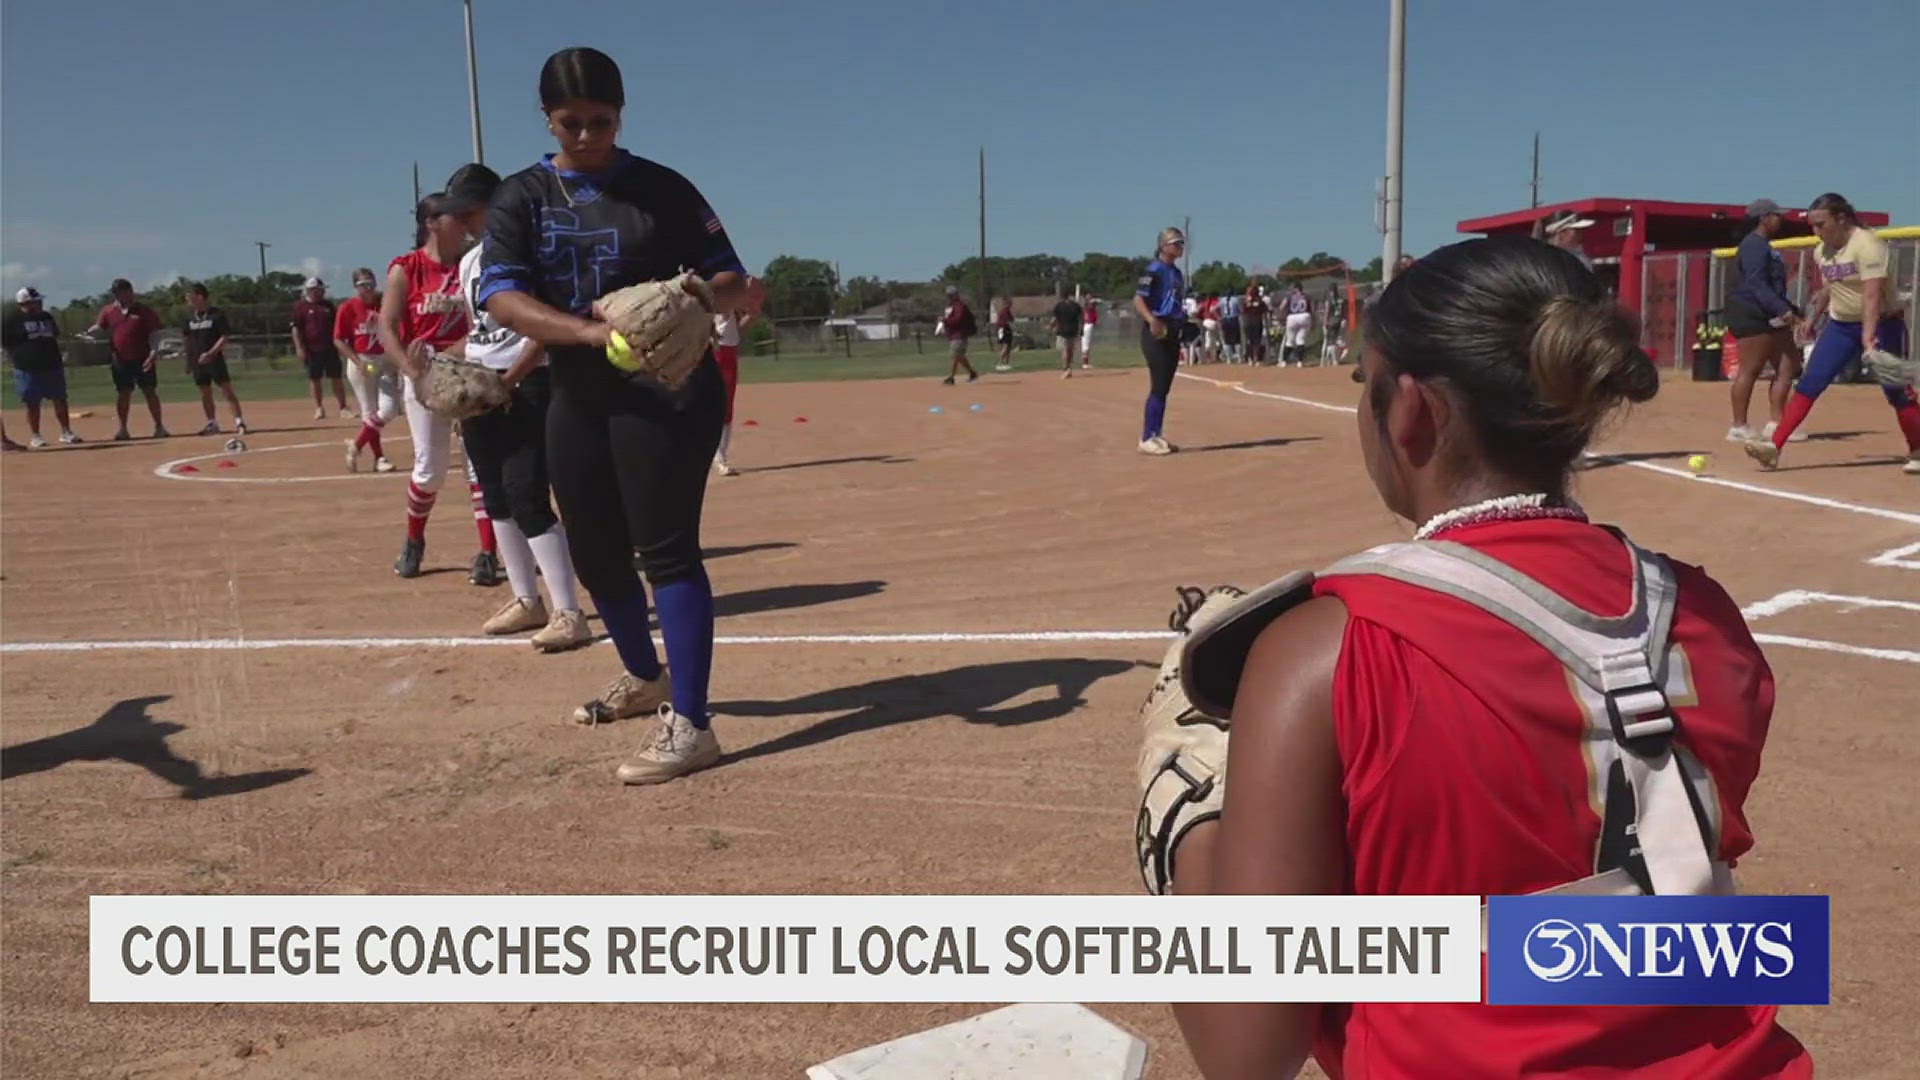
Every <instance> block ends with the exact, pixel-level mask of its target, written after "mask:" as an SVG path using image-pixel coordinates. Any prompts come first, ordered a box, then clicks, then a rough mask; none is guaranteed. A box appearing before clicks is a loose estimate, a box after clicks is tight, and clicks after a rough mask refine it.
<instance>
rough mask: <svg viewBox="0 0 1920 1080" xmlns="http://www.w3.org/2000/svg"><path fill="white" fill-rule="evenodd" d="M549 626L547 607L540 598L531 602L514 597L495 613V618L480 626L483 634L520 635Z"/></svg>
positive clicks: (535, 598)
mask: <svg viewBox="0 0 1920 1080" xmlns="http://www.w3.org/2000/svg"><path fill="white" fill-rule="evenodd" d="M545 625H547V605H545V604H543V603H541V602H540V598H539V597H537V596H536V597H534V598H533V599H531V600H528V599H525V598H523V597H518V596H516V597H514V598H513V599H511V600H509V601H507V602H506V603H505V604H504V605H502V606H501V608H500V610H499V611H496V612H494V613H493V618H491V619H488V620H487V621H486V622H484V623H481V624H480V630H481V632H482V633H487V634H494V635H496V636H497V635H500V634H518V633H521V632H523V631H526V630H538V629H540V628H541V627H543V626H545Z"/></svg>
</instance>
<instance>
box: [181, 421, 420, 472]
mask: <svg viewBox="0 0 1920 1080" xmlns="http://www.w3.org/2000/svg"><path fill="white" fill-rule="evenodd" d="M342 430H345V429H342ZM380 440H381V443H382V444H383V445H384V444H386V443H392V442H412V441H413V438H412V436H410V435H400V434H394V435H386V434H382V435H381V436H380ZM346 441H347V440H345V439H328V440H327V441H325V442H304V443H292V444H290V445H287V446H262V447H260V448H258V449H252V448H249V449H246V450H232V451H222V452H220V453H217V454H195V455H193V456H191V457H183V458H174V459H173V460H172V461H163V462H161V463H160V464H158V465H155V466H154V467H153V475H155V476H157V477H159V478H160V479H162V480H195V481H200V482H202V483H208V484H312V483H316V482H319V481H322V480H363V479H366V478H367V477H369V476H375V477H379V476H406V475H407V470H406V469H399V468H396V469H394V471H392V472H390V473H379V472H374V471H373V470H372V468H371V467H369V468H368V469H367V470H366V471H365V472H357V473H352V472H343V473H337V474H331V475H327V476H208V475H207V474H205V473H201V472H194V473H178V472H175V471H174V470H175V469H177V468H179V467H180V466H182V465H193V463H194V462H197V461H212V460H214V459H215V458H224V459H232V460H236V461H238V460H240V459H243V458H247V457H252V456H253V455H255V454H277V453H279V452H280V451H282V450H312V449H313V448H315V447H318V446H330V447H333V448H334V449H336V450H337V449H340V448H341V447H342V446H344V445H345V444H346ZM194 467H195V468H198V467H199V466H197V465H196V466H194Z"/></svg>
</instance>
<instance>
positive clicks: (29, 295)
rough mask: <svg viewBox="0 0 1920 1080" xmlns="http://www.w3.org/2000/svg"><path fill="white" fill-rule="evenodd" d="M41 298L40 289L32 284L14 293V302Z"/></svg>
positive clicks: (20, 302) (22, 302) (18, 302)
mask: <svg viewBox="0 0 1920 1080" xmlns="http://www.w3.org/2000/svg"><path fill="white" fill-rule="evenodd" d="M40 298H41V297H40V290H39V289H36V288H34V287H33V286H31V285H29V286H27V287H26V288H24V289H21V290H20V291H19V292H17V293H14V294H13V302H14V303H16V304H24V303H26V302H27V301H29V300H38V299H40Z"/></svg>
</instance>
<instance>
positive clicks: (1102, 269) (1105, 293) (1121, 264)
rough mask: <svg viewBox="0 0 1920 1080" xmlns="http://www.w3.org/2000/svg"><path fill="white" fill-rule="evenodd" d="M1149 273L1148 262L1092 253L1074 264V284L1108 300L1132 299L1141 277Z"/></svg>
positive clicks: (1127, 257) (1123, 256) (1141, 259)
mask: <svg viewBox="0 0 1920 1080" xmlns="http://www.w3.org/2000/svg"><path fill="white" fill-rule="evenodd" d="M1146 272H1147V260H1146V259H1144V258H1135V257H1131V256H1127V255H1106V254H1102V253H1101V252H1098V251H1089V252H1087V253H1086V254H1085V255H1083V256H1081V258H1080V261H1079V262H1077V263H1074V264H1073V268H1072V274H1073V281H1074V283H1075V284H1077V285H1079V286H1080V287H1081V288H1083V289H1085V290H1086V291H1088V292H1090V293H1092V294H1093V295H1095V296H1099V297H1104V298H1105V299H1108V300H1114V299H1118V298H1120V297H1125V296H1132V295H1133V290H1134V289H1135V288H1136V287H1138V286H1139V284H1140V278H1141V277H1142V276H1144V275H1145V274H1146Z"/></svg>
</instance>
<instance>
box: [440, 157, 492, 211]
mask: <svg viewBox="0 0 1920 1080" xmlns="http://www.w3.org/2000/svg"><path fill="white" fill-rule="evenodd" d="M499 186H500V174H499V173H497V172H494V171H493V170H492V169H489V168H487V167H486V166H485V165H480V164H477V163H471V164H467V165H462V166H460V167H459V168H458V169H455V170H454V171H453V175H452V176H449V177H447V190H446V199H445V201H444V202H443V203H442V204H441V210H440V212H441V213H443V214H466V213H471V212H473V211H475V210H480V209H484V208H485V207H486V205H487V204H488V203H490V202H492V201H493V193H494V190H495V189H496V188H498V187H499Z"/></svg>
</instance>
